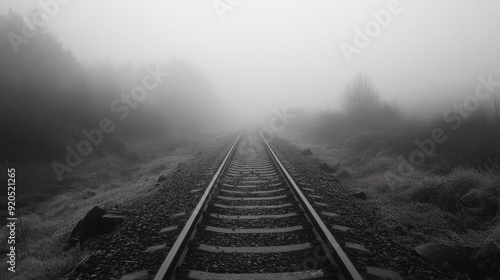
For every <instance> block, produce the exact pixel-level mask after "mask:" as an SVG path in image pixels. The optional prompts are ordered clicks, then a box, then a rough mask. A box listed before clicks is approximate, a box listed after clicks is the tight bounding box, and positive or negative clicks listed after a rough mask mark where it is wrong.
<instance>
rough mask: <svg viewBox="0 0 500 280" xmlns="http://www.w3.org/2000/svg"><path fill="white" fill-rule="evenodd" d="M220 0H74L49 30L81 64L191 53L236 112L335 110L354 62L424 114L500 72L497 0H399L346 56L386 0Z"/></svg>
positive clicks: (10, 1)
mask: <svg viewBox="0 0 500 280" xmlns="http://www.w3.org/2000/svg"><path fill="white" fill-rule="evenodd" d="M40 2H42V3H43V2H46V3H49V2H51V1H40ZM216 2H217V1H202V0H192V1H180V0H177V1H161V0H147V1H140V2H139V1H119V0H106V1H102V0H88V1H77V0H73V1H69V3H67V4H65V5H62V4H61V5H60V10H59V11H58V12H57V13H56V14H55V15H54V17H51V18H50V19H49V20H48V25H47V31H50V32H51V33H53V34H54V35H55V37H56V38H57V39H58V40H59V41H60V42H61V43H62V44H63V46H64V47H65V48H68V49H69V50H70V51H71V52H72V53H73V55H74V56H75V58H76V60H77V61H78V62H80V63H82V64H83V65H85V66H87V67H89V66H93V65H96V64H105V63H110V64H113V65H115V66H120V65H126V64H129V63H132V64H134V65H141V64H143V63H149V62H159V61H161V62H167V61H169V60H171V59H172V58H177V59H181V60H186V61H189V62H190V63H191V64H193V65H195V66H196V67H197V68H199V69H200V71H201V72H203V74H204V75H205V76H206V78H207V80H208V81H209V83H210V84H211V85H212V87H213V91H214V94H216V95H217V100H218V103H219V104H220V105H223V106H225V107H226V108H232V109H231V114H233V115H234V117H235V118H236V117H238V118H247V117H250V116H261V115H262V114H266V113H269V112H270V111H271V110H272V108H274V107H280V106H287V107H300V108H305V109H316V110H317V109H320V110H325V109H333V110H336V109H341V108H340V106H339V98H340V96H341V94H342V91H343V89H344V87H345V85H346V83H347V82H348V81H349V80H351V79H352V78H353V77H354V76H355V75H356V74H357V73H358V72H360V71H362V72H363V73H365V74H366V75H367V76H369V77H370V78H371V79H372V80H373V81H374V83H375V84H376V86H377V88H378V89H379V91H380V92H381V94H382V96H383V97H384V98H385V99H386V100H389V101H391V102H393V101H395V102H397V103H398V104H399V106H400V107H401V108H402V109H403V110H405V111H407V112H410V113H412V114H427V113H429V112H437V111H438V107H439V106H450V105H451V104H452V103H453V102H452V100H455V99H456V98H458V97H461V96H465V95H467V94H470V93H471V92H472V91H473V90H474V87H475V85H476V84H477V78H478V76H480V75H488V74H493V75H494V76H495V75H498V74H500V67H499V65H500V52H498V50H499V49H500V37H499V36H498V34H499V27H500V16H499V13H498V11H500V3H499V2H498V1H494V0H489V1H465V0H461V1H456V0H447V1H430V0H425V1H400V2H399V3H400V12H399V13H398V14H393V15H392V18H391V21H390V23H389V24H388V25H387V27H383V28H382V30H381V31H380V34H379V35H377V36H375V37H373V38H372V39H371V42H370V44H369V45H368V46H367V47H365V48H362V49H361V51H360V53H359V54H353V55H352V56H351V62H350V63H349V62H348V61H347V60H346V57H345V56H344V54H343V52H342V50H341V47H340V45H341V43H342V42H345V43H348V44H351V45H354V36H355V34H356V32H355V28H360V29H364V28H365V26H366V25H367V23H368V22H370V21H371V20H373V16H372V15H371V12H372V11H373V12H378V11H380V10H382V9H385V10H387V5H388V3H389V2H391V1H366V0H365V1H361V0H356V1H291V0H275V1H264V0H260V1H259V0H256V1H240V2H241V3H239V4H238V3H236V4H237V5H234V7H231V10H227V11H224V12H223V14H222V16H223V18H221V17H220V12H219V13H218V12H217V10H216V8H215V7H214V3H216ZM220 2H222V3H226V2H225V1H219V3H220ZM235 2H238V1H235ZM41 6H42V5H40V4H39V3H38V1H15V0H4V1H2V2H1V3H0V10H1V13H2V14H6V13H7V11H8V10H9V9H10V8H12V9H13V10H14V11H17V12H19V13H20V14H21V15H26V14H27V13H28V12H29V11H30V10H32V9H35V8H41ZM5 39H6V38H2V40H5Z"/></svg>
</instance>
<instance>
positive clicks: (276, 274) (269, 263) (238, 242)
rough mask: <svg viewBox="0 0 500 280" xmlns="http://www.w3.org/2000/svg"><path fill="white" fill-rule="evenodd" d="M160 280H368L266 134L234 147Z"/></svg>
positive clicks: (251, 135)
mask: <svg viewBox="0 0 500 280" xmlns="http://www.w3.org/2000/svg"><path fill="white" fill-rule="evenodd" d="M155 279H241V280H245V279H362V278H361V276H360V274H359V273H358V272H357V271H356V269H355V268H354V266H353V265H352V263H351V261H350V260H349V259H348V258H347V256H346V255H345V253H344V252H343V251H342V249H341V248H340V246H339V244H338V243H337V242H336V241H335V239H334V237H333V236H332V234H331V233H330V231H329V230H328V229H327V228H326V226H325V224H324V223H323V221H322V220H321V219H320V217H319V215H318V214H317V213H316V212H315V211H314V209H313V208H312V206H311V204H310V203H309V202H308V200H307V198H306V196H305V195H304V194H303V193H302V191H301V190H300V189H299V188H298V187H297V185H296V184H295V182H294V180H293V179H292V177H291V176H290V175H289V173H288V172H287V171H286V170H285V168H284V166H283V165H282V164H281V162H280V161H279V160H278V158H277V157H276V155H275V154H274V152H273V151H272V149H271V147H270V146H269V144H268V143H267V142H266V140H265V139H264V138H263V137H262V134H261V133H260V132H258V131H255V130H248V131H245V132H243V133H242V134H241V135H240V136H239V137H238V139H237V140H236V141H235V142H234V143H233V145H232V147H231V149H230V151H229V152H228V154H227V155H226V157H225V159H224V160H223V162H222V164H221V165H220V167H219V168H218V169H217V172H216V173H215V175H214V177H213V179H212V181H211V182H210V184H209V186H208V187H207V189H206V190H205V192H204V193H203V195H202V196H201V199H200V201H199V202H198V204H197V206H196V208H195V210H194V211H193V213H192V214H191V216H190V218H189V220H188V221H187V223H186V225H185V227H184V228H183V229H182V231H181V233H180V235H179V237H178V238H177V240H176V242H175V244H174V245H173V247H172V248H171V250H170V252H169V254H168V256H167V257H166V259H165V261H164V262H163V264H162V265H161V267H160V269H159V270H158V272H157V274H156V276H155Z"/></svg>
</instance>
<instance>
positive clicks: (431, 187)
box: [283, 130, 500, 248]
mask: <svg viewBox="0 0 500 280" xmlns="http://www.w3.org/2000/svg"><path fill="white" fill-rule="evenodd" d="M283 136H284V137H285V138H286V139H287V140H289V141H290V142H291V143H292V144H294V145H295V146H297V147H298V148H299V149H308V148H309V149H311V150H312V152H313V154H314V155H313V156H314V157H316V158H318V159H319V160H321V161H324V162H327V163H328V164H329V165H331V166H335V168H336V169H337V172H336V173H335V175H336V176H337V177H339V179H341V180H342V184H343V185H345V186H347V187H349V188H350V189H352V190H362V191H364V192H365V193H366V194H367V197H368V201H367V203H369V204H372V205H375V206H376V207H377V208H379V209H380V211H381V212H382V214H383V216H384V219H385V220H384V222H386V223H387V224H388V225H389V226H391V227H396V226H403V229H404V230H405V231H407V233H408V234H410V235H411V236H412V237H413V238H414V239H416V240H417V241H418V242H420V243H425V242H441V243H447V244H454V245H464V246H470V247H475V248H478V247H481V246H485V240H487V239H488V237H489V239H491V240H494V239H495V236H498V233H499V232H500V225H499V221H500V211H499V210H500V170H499V169H500V166H499V165H498V164H495V163H493V164H492V165H490V166H488V167H485V168H483V169H477V168H473V167H461V166H460V165H455V166H454V164H452V163H451V162H448V164H445V163H443V161H444V159H443V157H442V155H441V156H436V158H430V159H428V163H427V164H423V165H422V166H420V167H419V168H415V170H414V171H413V172H412V173H411V174H405V175H406V177H404V178H403V180H398V181H395V183H394V181H392V182H391V181H388V180H387V178H386V174H387V172H394V173H397V170H398V168H400V167H401V162H400V156H402V154H399V153H397V152H395V151H394V148H393V147H392V146H391V144H390V143H392V142H394V141H395V140H396V141H403V139H401V138H399V136H398V138H397V139H394V137H395V136H393V135H392V136H391V135H389V134H386V133H366V132H364V133H363V132H360V133H350V134H345V135H343V136H338V137H336V138H335V139H332V138H330V139H329V140H325V139H324V138H323V139H322V140H320V138H315V137H311V136H306V135H305V134H304V133H302V132H297V131H290V130H289V131H288V132H287V133H286V135H283ZM404 156H406V155H404ZM452 158H454V157H453V155H447V156H446V157H445V159H446V160H449V161H453V160H452ZM457 160H459V159H457ZM453 162H455V161H453ZM443 166H444V167H443ZM495 234H496V235H495ZM496 239H497V242H500V241H498V240H500V239H498V238H496Z"/></svg>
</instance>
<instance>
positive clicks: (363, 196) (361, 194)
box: [353, 191, 366, 201]
mask: <svg viewBox="0 0 500 280" xmlns="http://www.w3.org/2000/svg"><path fill="white" fill-rule="evenodd" d="M353 196H354V197H355V198H357V199H360V200H365V201H366V193H365V192H364V191H357V192H355V193H354V194H353Z"/></svg>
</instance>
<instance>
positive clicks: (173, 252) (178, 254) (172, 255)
mask: <svg viewBox="0 0 500 280" xmlns="http://www.w3.org/2000/svg"><path fill="white" fill-rule="evenodd" d="M243 133H244V131H242V132H241V133H240V134H239V135H238V138H236V140H235V141H234V143H233V145H232V146H231V149H230V150H229V152H228V153H227V155H226V157H225V158H224V160H223V161H222V163H221V165H220V166H219V169H217V172H216V173H215V175H214V177H213V178H212V181H210V184H209V185H208V187H207V189H206V190H205V192H204V193H203V196H202V197H201V199H200V201H199V202H198V204H197V205H196V207H195V208H194V210H193V213H192V214H191V216H190V217H189V219H188V221H187V222H186V225H185V226H184V228H183V229H182V231H181V233H180V234H179V236H178V237H177V240H175V243H174V245H173V246H172V248H171V249H170V252H169V253H168V255H167V257H166V258H165V260H164V261H163V263H162V265H161V266H160V268H159V269H158V272H157V273H156V275H155V277H154V280H164V279H168V280H170V279H175V277H176V275H175V272H176V269H177V267H178V266H179V265H180V262H181V261H182V259H183V258H184V256H185V254H186V252H187V248H188V245H189V241H190V240H191V238H192V237H193V236H194V234H195V233H196V230H197V225H198V223H199V222H200V220H201V218H202V217H203V212H204V211H205V209H206V208H207V205H208V201H209V200H210V198H211V196H212V192H213V190H214V186H215V185H216V183H217V181H218V180H219V178H220V175H221V174H222V171H223V170H224V169H225V168H226V166H227V163H228V162H229V159H230V158H231V156H232V155H233V154H234V151H235V149H236V146H237V144H238V142H239V141H240V139H241V136H242V135H243Z"/></svg>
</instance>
